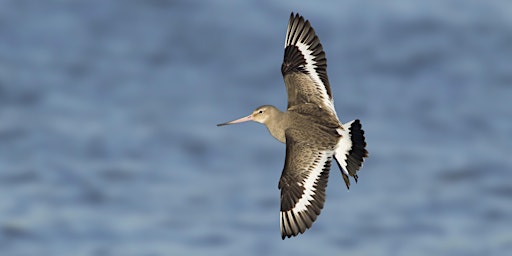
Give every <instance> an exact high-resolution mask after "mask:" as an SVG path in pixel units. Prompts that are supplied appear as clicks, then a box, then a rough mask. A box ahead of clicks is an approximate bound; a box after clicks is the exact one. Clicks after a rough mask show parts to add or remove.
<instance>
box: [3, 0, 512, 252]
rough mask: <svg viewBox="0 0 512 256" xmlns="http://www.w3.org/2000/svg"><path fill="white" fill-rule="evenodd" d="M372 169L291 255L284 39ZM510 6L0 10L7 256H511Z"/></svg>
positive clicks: (139, 5) (31, 4) (331, 191)
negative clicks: (352, 131)
mask: <svg viewBox="0 0 512 256" xmlns="http://www.w3.org/2000/svg"><path fill="white" fill-rule="evenodd" d="M291 11H298V12H300V13H301V14H302V15H304V16H305V17H306V18H307V19H309V20H310V21H311V22H312V24H313V26H314V28H315V29H316V31H317V33H318V35H319V37H320V39H321V41H322V43H323V45H324V49H325V51H326V53H327V59H328V64H329V67H328V73H329V78H330V81H331V86H332V91H333V94H334V98H335V105H336V108H337V112H338V115H339V116H340V119H341V120H342V121H343V122H347V121H350V120H352V119H355V118H359V119H360V120H361V122H362V123H363V127H364V129H365V131H366V140H367V143H368V150H369V151H370V158H368V159H367V161H366V162H365V165H364V167H363V169H362V170H361V172H360V173H359V177H360V179H359V183H358V184H355V185H353V186H352V187H351V189H350V191H349V192H348V191H347V190H346V188H345V185H344V184H343V182H342V179H341V175H340V173H339V170H338V168H337V167H333V169H332V170H331V175H330V176H331V177H330V182H329V186H328V188H327V200H326V204H325V207H324V209H323V211H322V214H321V215H320V217H319V218H318V220H317V221H316V222H315V224H314V225H313V227H312V228H311V229H310V230H308V231H307V232H306V233H305V234H303V235H300V236H298V237H295V238H293V239H287V240H285V241H282V240H281V237H280V232H279V220H278V216H279V190H278V189H277V183H278V180H279V177H280V174H281V170H282V167H283V163H284V154H285V146H284V144H281V143H279V142H277V141H276V140H275V139H273V138H272V137H271V136H270V135H269V134H268V132H267V130H266V129H265V128H264V127H263V126H262V125H260V124H256V123H250V124H241V125H237V126H227V127H216V126H215V124H217V123H220V122H224V121H228V120H232V119H235V118H238V117H241V116H245V115H247V114H249V113H250V112H251V111H252V110H253V109H254V108H255V107H257V106H259V105H263V104H274V105H276V106H277V107H279V108H281V109H284V108H285V107H286V93H285V87H284V84H283V81H282V77H281V74H280V66H281V61H282V55H283V44H284V36H285V32H286V24H287V22H288V18H289V15H290V12H291ZM511 252H512V2H511V1H508V0H503V1H500V0H496V1H463V0H448V1H445V0H435V1H420V0H415V1H405V0H404V1H378V0H364V1H359V0H357V1H356V0H345V1H336V0H332V1H300V2H277V1H269V0H265V1H164V0H151V1H135V0H131V1H102V0H88V1H57V0H55V1H46V0H45V1H14V0H12V1H0V254H1V255H16V256H18V255H19V256H24V255H63V256H64V255H65V256H67V255H100V256H103V255H104V256H108V255H148V256H157V255H274V254H284V255H327V254H329V255H407V256H410V255H450V256H452V255H461V256H462V255H463V256H467V255H510V253H511Z"/></svg>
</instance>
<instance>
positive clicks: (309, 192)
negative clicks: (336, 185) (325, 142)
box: [292, 152, 332, 214]
mask: <svg viewBox="0 0 512 256" xmlns="http://www.w3.org/2000/svg"><path fill="white" fill-rule="evenodd" d="M331 156H332V152H331V153H329V152H322V154H321V156H320V159H319V161H318V162H316V165H315V166H313V169H312V170H311V172H310V173H309V176H308V177H307V178H306V180H305V181H304V182H303V183H302V185H303V186H304V193H303V194H302V197H301V198H300V199H299V201H297V203H296V204H295V206H294V207H293V209H292V210H293V213H295V214H296V213H298V212H302V211H306V210H307V207H308V206H309V205H311V201H312V200H314V199H313V196H314V195H315V191H316V188H315V183H316V182H317V181H318V179H319V178H320V175H321V174H322V171H323V169H324V164H325V163H326V162H327V161H329V160H330V158H331Z"/></svg>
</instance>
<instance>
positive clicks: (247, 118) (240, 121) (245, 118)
mask: <svg viewBox="0 0 512 256" xmlns="http://www.w3.org/2000/svg"><path fill="white" fill-rule="evenodd" d="M247 121H252V115H248V116H246V117H242V118H240V119H237V120H233V121H229V122H226V123H222V124H218V125H217V126H223V125H228V124H238V123H243V122H247Z"/></svg>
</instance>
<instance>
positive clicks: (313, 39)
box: [281, 13, 336, 113]
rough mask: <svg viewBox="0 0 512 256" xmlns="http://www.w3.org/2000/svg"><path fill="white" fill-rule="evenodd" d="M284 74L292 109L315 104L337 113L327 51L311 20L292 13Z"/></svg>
mask: <svg viewBox="0 0 512 256" xmlns="http://www.w3.org/2000/svg"><path fill="white" fill-rule="evenodd" d="M281 73H282V74H283V78H284V82H285V84H286V90H287V92H288V108H290V107H292V106H294V105H297V104H303V103H315V104H318V105H320V106H322V107H325V108H327V109H329V110H330V111H332V112H333V113H336V111H335V109H334V103H333V100H332V94H331V88H330V86H329V80H328V78H327V60H326V59H325V52H324V51H323V48H322V44H320V39H318V36H317V35H316V34H315V30H314V29H313V28H312V27H311V25H310V23H309V21H307V20H305V19H304V17H302V16H300V15H299V14H295V15H294V14H293V13H292V14H291V16H290V20H289V22H288V29H287V31H286V41H285V45H284V60H283V64H282V66H281Z"/></svg>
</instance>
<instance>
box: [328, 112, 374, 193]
mask: <svg viewBox="0 0 512 256" xmlns="http://www.w3.org/2000/svg"><path fill="white" fill-rule="evenodd" d="M343 128H344V130H340V134H341V139H340V141H339V142H338V146H337V148H336V152H335V155H334V157H335V159H336V162H337V163H338V166H339V167H340V170H341V175H342V176H343V180H344V181H345V184H346V185H347V189H349V188H350V180H349V178H348V176H349V175H350V176H352V177H354V180H355V181H356V183H357V178H358V177H357V171H358V170H359V169H360V168H361V166H362V165H363V161H364V158H365V157H368V151H367V150H366V142H365V139H364V131H363V129H362V128H361V122H359V120H357V119H356V120H353V121H350V122H348V123H346V124H344V125H343Z"/></svg>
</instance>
